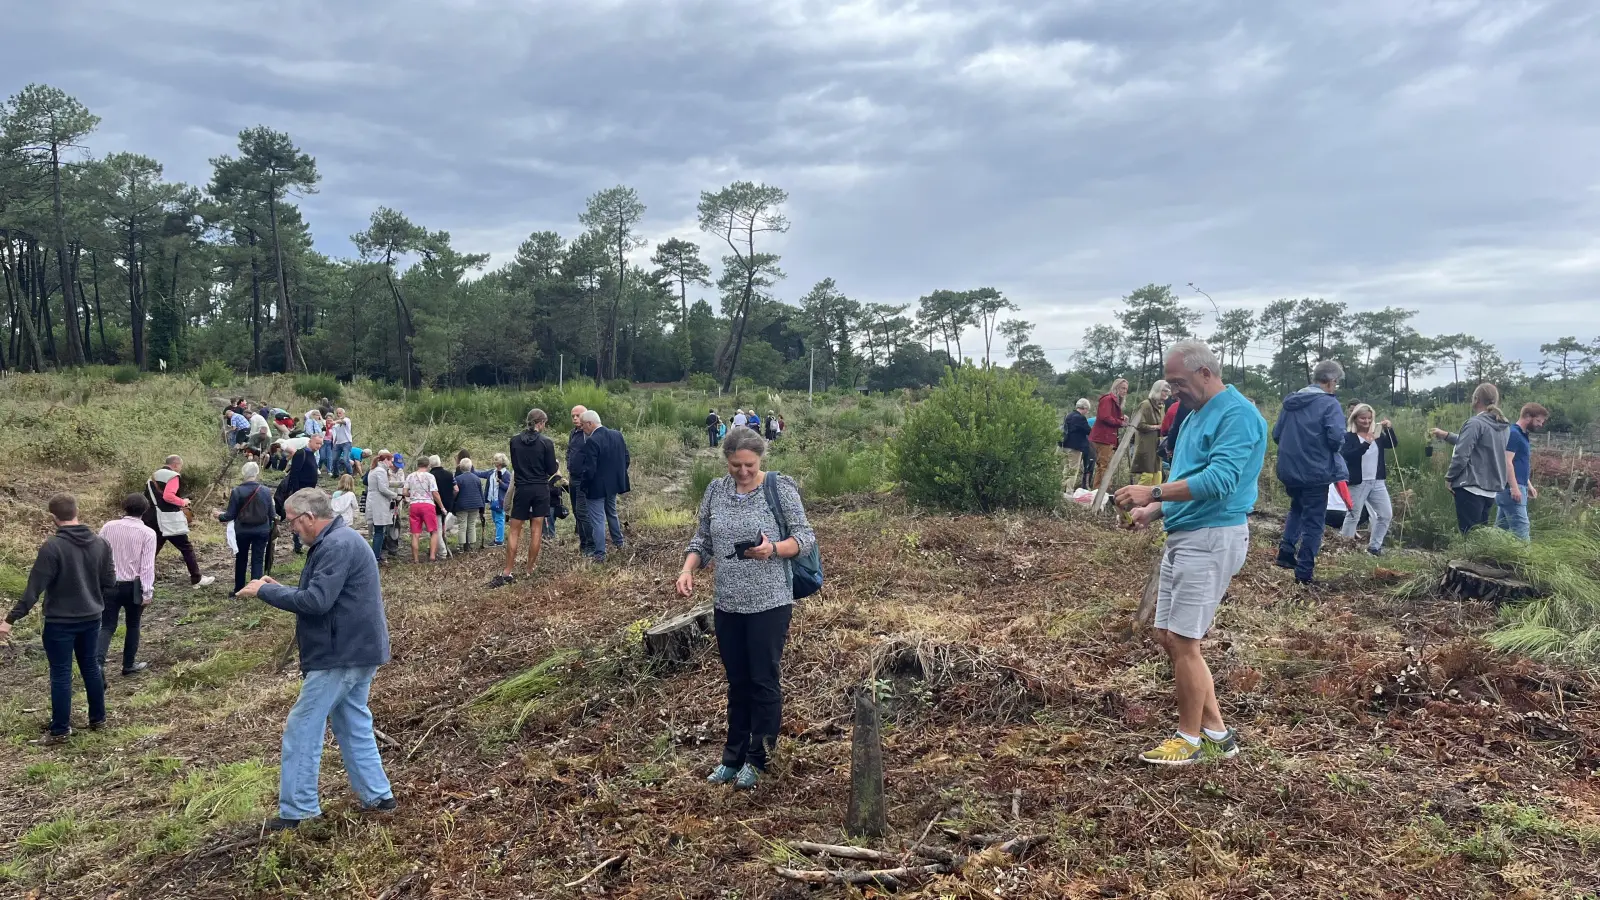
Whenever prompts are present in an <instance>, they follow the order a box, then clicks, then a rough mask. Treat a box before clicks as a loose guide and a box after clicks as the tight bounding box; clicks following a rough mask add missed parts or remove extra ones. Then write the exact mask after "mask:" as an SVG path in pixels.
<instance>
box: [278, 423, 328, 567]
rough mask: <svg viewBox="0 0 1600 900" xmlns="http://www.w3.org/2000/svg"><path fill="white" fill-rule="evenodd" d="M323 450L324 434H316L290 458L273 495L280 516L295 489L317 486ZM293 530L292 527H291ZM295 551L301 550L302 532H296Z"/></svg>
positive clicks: (282, 514) (279, 516)
mask: <svg viewBox="0 0 1600 900" xmlns="http://www.w3.org/2000/svg"><path fill="white" fill-rule="evenodd" d="M321 450H322V435H320V434H319V435H315V436H313V437H310V438H307V439H306V445H305V446H304V447H301V448H300V449H299V450H296V451H295V452H294V456H292V457H290V458H289V471H288V473H286V474H285V475H284V476H283V480H282V481H280V482H278V489H277V491H276V492H275V493H274V495H273V500H274V501H276V505H277V507H278V518H280V519H281V518H283V516H284V512H283V504H284V501H286V500H288V499H289V498H290V497H293V496H294V494H295V491H301V490H305V489H306V488H314V487H316V486H317V454H318V453H319V452H320V451H321ZM291 530H292V529H291ZM294 552H296V553H299V552H301V547H300V532H298V531H296V532H294Z"/></svg>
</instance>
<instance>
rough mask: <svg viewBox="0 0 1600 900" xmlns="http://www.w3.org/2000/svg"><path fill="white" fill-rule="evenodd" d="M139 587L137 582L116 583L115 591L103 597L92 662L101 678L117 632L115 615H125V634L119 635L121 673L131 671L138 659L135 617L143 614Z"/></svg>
mask: <svg viewBox="0 0 1600 900" xmlns="http://www.w3.org/2000/svg"><path fill="white" fill-rule="evenodd" d="M143 601H144V591H143V585H141V584H140V583H139V580H138V579H134V580H133V581H119V582H117V587H116V590H113V591H112V592H111V594H110V596H108V597H106V611H105V612H103V613H101V614H100V639H99V641H98V642H97V646H96V648H95V661H96V662H98V663H99V664H100V671H101V673H102V674H103V673H104V672H105V669H106V654H107V653H108V652H110V650H111V637H112V635H114V634H116V632H117V614H118V613H120V612H121V611H122V610H127V611H128V630H127V631H126V632H124V633H123V635H122V671H123V672H124V673H126V672H127V671H128V670H130V669H132V668H133V662H134V657H136V656H138V655H139V617H140V616H141V615H142V614H143V613H144V602H143Z"/></svg>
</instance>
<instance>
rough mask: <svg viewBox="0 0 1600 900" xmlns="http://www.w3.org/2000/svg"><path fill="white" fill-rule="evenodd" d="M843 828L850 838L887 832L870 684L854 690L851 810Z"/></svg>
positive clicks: (880, 739)
mask: <svg viewBox="0 0 1600 900" xmlns="http://www.w3.org/2000/svg"><path fill="white" fill-rule="evenodd" d="M844 828H845V831H846V832H847V833H849V834H850V835H851V836H852V837H883V836H884V835H886V834H888V833H889V818H888V812H887V810H886V809H885V807H884V802H883V731H882V729H881V727H880V725H879V721H878V701H877V699H876V698H875V697H873V695H872V687H871V685H865V686H862V687H860V688H857V689H856V709H855V725H854V727H853V728H852V729H851V731H850V811H849V815H848V816H847V817H846V819H845V824H844Z"/></svg>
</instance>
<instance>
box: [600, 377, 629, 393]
mask: <svg viewBox="0 0 1600 900" xmlns="http://www.w3.org/2000/svg"><path fill="white" fill-rule="evenodd" d="M606 390H607V391H609V392H611V393H613V394H626V393H628V392H629V391H631V390H633V382H631V381H629V380H628V379H626V378H613V379H611V380H610V381H608V382H606Z"/></svg>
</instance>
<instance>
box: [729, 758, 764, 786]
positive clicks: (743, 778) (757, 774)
mask: <svg viewBox="0 0 1600 900" xmlns="http://www.w3.org/2000/svg"><path fill="white" fill-rule="evenodd" d="M760 779H761V770H760V769H758V768H756V767H755V766H752V765H750V764H749V763H745V764H744V768H742V769H740V770H739V774H738V776H737V777H736V778H734V779H733V789H734V790H736V791H748V790H750V789H751V788H753V787H755V786H756V782H757V781H759V780H760Z"/></svg>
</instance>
